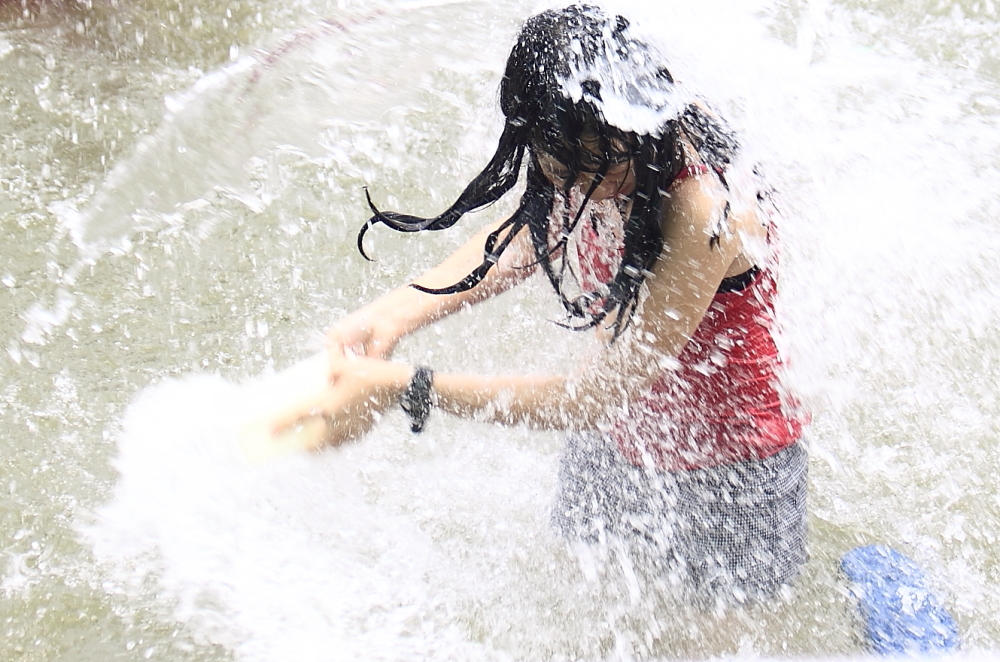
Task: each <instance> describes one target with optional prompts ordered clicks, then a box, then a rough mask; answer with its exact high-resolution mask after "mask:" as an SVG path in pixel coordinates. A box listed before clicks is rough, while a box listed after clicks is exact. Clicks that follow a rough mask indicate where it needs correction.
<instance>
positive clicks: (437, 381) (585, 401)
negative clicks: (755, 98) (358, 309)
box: [319, 177, 748, 442]
mask: <svg viewBox="0 0 1000 662" xmlns="http://www.w3.org/2000/svg"><path fill="white" fill-rule="evenodd" d="M719 186H720V185H718V183H717V182H715V181H714V180H713V178H707V177H699V178H692V179H689V180H685V181H684V182H682V183H680V184H679V185H678V186H677V187H676V188H675V189H674V190H673V191H672V194H673V195H672V204H671V207H670V209H669V211H668V212H667V214H666V216H665V218H664V221H663V226H664V239H665V246H666V248H665V249H664V252H663V254H662V255H661V257H660V258H659V259H658V260H657V262H656V264H655V265H654V268H653V273H652V274H651V275H650V276H649V278H648V279H647V281H646V282H647V287H648V297H647V299H646V301H645V303H644V305H643V310H642V311H641V313H640V314H638V315H637V317H636V319H635V323H634V328H633V329H632V330H631V331H630V332H628V333H627V334H626V335H624V336H622V337H621V338H620V339H619V340H618V341H617V342H615V343H614V344H613V345H612V346H611V347H610V348H609V350H608V351H607V352H605V353H604V354H603V355H601V356H600V357H599V358H597V359H595V360H594V361H593V362H591V363H590V364H589V365H587V366H584V367H582V369H580V370H579V371H577V372H575V373H572V374H566V375H525V376H485V375H471V374H443V373H438V374H436V375H435V377H434V393H435V396H436V399H437V404H438V406H439V407H440V408H441V409H444V410H446V411H448V412H450V413H452V414H455V415H458V416H461V417H464V418H474V419H477V420H487V421H493V422H497V423H500V424H505V425H509V424H513V423H524V424H527V425H530V426H533V427H538V428H546V429H567V428H594V427H599V426H601V424H602V423H607V422H609V421H611V420H613V418H614V417H616V416H617V415H618V414H619V412H620V411H621V407H622V406H623V405H626V404H627V403H628V402H629V401H631V400H632V399H634V398H635V397H636V396H637V395H638V394H640V393H641V392H642V390H643V389H645V388H646V387H648V386H649V385H650V384H651V383H652V382H653V381H654V380H655V379H656V378H657V376H658V375H660V374H662V371H663V369H664V365H665V364H667V363H669V362H671V361H672V360H673V359H675V358H676V357H677V356H678V355H679V354H680V352H681V351H682V350H683V349H684V347H685V346H686V344H687V342H688V340H689V339H690V338H691V336H692V335H693V334H694V331H695V329H696V328H697V326H698V324H700V322H701V320H702V318H703V317H704V315H705V312H706V310H707V309H708V306H709V304H710V303H711V301H712V299H713V297H714V296H715V292H716V291H717V289H718V287H719V283H720V282H721V281H722V279H723V277H725V275H726V273H727V270H728V269H730V267H731V265H733V264H734V262H735V261H736V260H737V258H738V257H739V255H740V253H741V250H742V248H741V247H742V243H743V242H742V239H741V232H740V228H739V227H734V228H733V229H734V232H733V233H728V232H727V233H724V234H723V236H722V237H721V238H720V242H719V243H718V244H716V245H715V246H714V247H713V246H712V245H711V242H710V237H711V235H712V232H713V229H714V225H715V219H717V218H718V217H719V214H721V213H722V205H723V202H721V201H723V200H724V199H725V198H724V193H723V192H722V191H720V190H718V189H719ZM747 222H748V221H746V220H744V221H743V222H742V224H745V223H747ZM735 225H736V226H739V225H741V222H740V221H739V220H738V219H737V222H736V223H735ZM331 365H332V367H333V372H334V375H335V380H336V381H335V384H334V386H333V388H332V389H331V392H330V393H329V394H328V395H329V398H328V399H326V400H324V402H323V403H320V405H319V406H320V407H321V408H322V409H323V410H324V411H326V412H327V413H328V415H329V416H330V418H331V420H332V421H333V424H332V428H331V430H330V432H331V441H334V442H336V441H340V440H343V439H347V438H350V437H351V436H353V432H352V431H351V428H350V427H349V426H348V425H347V423H348V422H349V421H350V420H351V418H352V416H353V415H352V414H350V413H348V411H349V410H351V408H352V407H354V408H360V409H364V410H368V409H369V408H375V409H381V408H384V407H388V406H390V405H391V404H393V403H395V402H397V401H398V398H399V395H400V394H401V393H402V391H403V389H405V388H406V385H407V383H408V381H409V379H410V376H411V375H412V368H411V367H409V366H406V365H404V364H400V363H389V362H385V361H376V360H371V359H364V358H355V357H344V356H341V357H337V358H332V359H331ZM340 412H343V414H341V413H340Z"/></svg>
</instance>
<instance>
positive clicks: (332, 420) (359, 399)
mask: <svg viewBox="0 0 1000 662" xmlns="http://www.w3.org/2000/svg"><path fill="white" fill-rule="evenodd" d="M329 366H330V383H329V384H328V385H327V386H326V387H325V388H323V389H322V390H321V391H319V392H317V393H316V394H315V395H314V396H312V397H310V398H308V399H307V400H305V401H303V402H301V403H300V404H299V405H297V406H296V408H295V409H294V410H291V411H289V412H287V413H286V414H284V415H283V416H282V417H280V418H278V419H276V420H275V421H274V424H273V427H272V430H273V433H274V434H278V433H280V432H281V431H282V430H285V429H288V428H290V427H291V426H293V425H297V424H302V423H303V422H305V421H309V420H310V419H312V420H315V419H317V418H320V417H322V419H323V420H324V421H325V423H326V425H325V430H323V432H322V435H321V437H320V439H319V440H318V445H339V444H342V443H345V442H348V441H351V440H354V439H357V438H359V437H362V436H364V435H365V434H366V433H367V432H369V431H370V430H371V429H372V428H373V427H374V426H375V424H376V423H377V422H378V420H379V418H380V415H381V413H382V412H383V411H385V410H386V409H387V408H389V407H390V406H392V405H394V404H395V403H396V402H397V401H398V400H399V396H400V394H401V393H402V392H403V390H404V389H405V388H406V385H407V383H408V382H409V379H410V376H411V374H412V372H413V369H412V368H410V367H409V366H406V365H403V364H401V363H393V362H390V361H385V360H382V359H374V358H368V357H361V356H353V355H351V354H339V355H334V356H331V357H330V359H329Z"/></svg>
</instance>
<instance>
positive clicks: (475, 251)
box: [327, 221, 534, 358]
mask: <svg viewBox="0 0 1000 662" xmlns="http://www.w3.org/2000/svg"><path fill="white" fill-rule="evenodd" d="M501 223H502V221H497V222H496V223H492V224H490V225H488V226H487V227H486V228H484V229H483V230H482V231H481V232H479V233H478V234H476V235H475V236H473V237H472V238H471V239H469V241H467V242H466V243H465V244H463V245H462V246H461V247H460V248H459V249H458V250H457V251H455V252H454V253H452V254H451V255H450V256H449V257H448V258H447V259H445V260H444V262H442V263H441V264H439V265H438V266H436V267H434V268H433V269H431V270H430V271H428V272H426V273H424V274H423V275H422V276H420V277H419V278H418V279H417V280H416V281H415V282H416V283H417V284H419V285H423V286H424V287H430V288H442V287H447V286H449V285H454V284H455V283H457V282H458V281H460V280H462V279H463V278H464V277H465V276H467V275H468V274H469V273H471V272H472V271H473V270H474V269H475V268H476V267H478V266H479V265H480V264H481V263H482V261H483V249H484V246H485V243H486V237H487V236H489V234H490V233H491V232H493V231H495V230H496V229H497V228H498V227H499V226H500V225H501ZM532 262H533V259H532V255H531V246H530V239H529V237H528V233H527V230H524V231H522V232H521V234H520V235H519V236H518V237H516V238H515V239H514V241H513V242H512V243H511V245H510V246H509V247H508V249H507V250H506V251H505V252H504V254H503V256H502V257H501V259H500V261H499V262H498V263H497V264H496V266H494V267H493V269H491V270H490V271H489V273H487V275H486V277H485V278H484V279H483V281H482V282H481V283H479V284H478V285H477V286H476V287H474V288H472V289H471V290H468V291H466V292H461V293H458V294H445V295H439V294H428V293H426V292H421V291H420V290H416V289H414V288H412V287H410V286H409V285H404V286H402V287H399V288H397V289H395V290H392V291H391V292H389V293H388V294H386V295H384V296H382V297H380V298H378V299H376V300H375V301H373V302H371V303H370V304H368V305H366V306H364V307H363V308H360V309H358V310H357V311H355V312H353V313H351V314H350V315H348V316H347V317H345V318H344V319H342V320H340V321H339V322H338V323H337V324H336V325H334V326H333V327H332V328H331V329H330V330H329V332H328V333H327V348H328V350H329V351H330V355H331V356H336V355H338V354H342V353H343V350H344V349H345V348H349V349H350V350H351V351H352V352H354V353H355V354H363V355H366V356H374V357H379V358H385V357H388V356H389V355H390V354H391V353H392V350H393V348H394V347H395V346H396V343H397V342H398V341H399V339H400V338H402V337H403V336H406V335H408V334H410V333H413V332H414V331H416V330H418V329H420V328H423V327H424V326H427V325H428V324H431V323H433V322H435V321H437V320H439V319H441V318H443V317H447V316H448V315H451V314H452V313H454V312H457V311H459V310H462V309H463V308H465V307H467V306H472V305H474V304H476V303H479V302H480V301H483V300H484V299H488V298H490V297H493V296H496V295H497V294H500V293H501V292H504V291H506V290H508V289H510V288H511V287H513V286H514V285H516V284H518V283H520V282H521V281H523V280H524V279H525V278H527V277H528V276H529V275H530V274H531V273H532V272H533V271H534V268H533V267H529V266H526V265H531V264H532Z"/></svg>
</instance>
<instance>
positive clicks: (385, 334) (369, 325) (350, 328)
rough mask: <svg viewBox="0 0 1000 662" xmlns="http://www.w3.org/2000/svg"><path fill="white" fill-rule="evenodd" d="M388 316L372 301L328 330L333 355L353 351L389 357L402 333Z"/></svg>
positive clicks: (329, 345) (354, 352)
mask: <svg viewBox="0 0 1000 662" xmlns="http://www.w3.org/2000/svg"><path fill="white" fill-rule="evenodd" d="M386 317H387V316H386V315H384V314H379V312H378V311H377V310H376V309H375V308H374V306H373V305H369V306H365V307H364V308H362V309H360V310H357V311H355V312H353V313H351V314H350V315H348V316H347V317H345V318H343V319H342V320H340V321H339V322H337V323H336V324H334V325H333V326H332V327H331V328H330V330H329V331H327V333H326V348H327V352H328V353H329V356H330V357H331V358H332V357H338V356H340V357H342V356H344V355H345V354H348V353H350V354H356V355H358V356H369V357H373V358H377V359H387V358H389V357H390V356H391V355H392V351H393V350H394V349H395V348H396V343H397V342H399V334H398V333H397V332H396V331H395V329H394V328H393V327H392V325H391V324H389V323H388V322H387V321H386ZM331 369H332V364H331ZM331 377H332V375H331ZM331 381H332V380H331Z"/></svg>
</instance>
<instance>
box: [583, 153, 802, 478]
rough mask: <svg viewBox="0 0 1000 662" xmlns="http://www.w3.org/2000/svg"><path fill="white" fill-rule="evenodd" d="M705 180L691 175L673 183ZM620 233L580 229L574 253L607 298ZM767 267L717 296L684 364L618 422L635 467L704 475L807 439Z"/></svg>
mask: <svg viewBox="0 0 1000 662" xmlns="http://www.w3.org/2000/svg"><path fill="white" fill-rule="evenodd" d="M705 172H708V168H707V167H706V166H704V165H701V164H699V165H697V166H689V167H688V168H685V169H684V170H683V171H682V172H681V174H680V175H679V176H678V177H677V179H675V180H674V181H675V183H676V182H677V181H679V180H681V179H683V178H685V177H690V176H695V175H700V174H703V173H705ZM571 203H572V201H571ZM589 206H590V205H589V204H588V207H589ZM596 211H597V213H600V210H596ZM615 225H617V226H618V228H617V229H615ZM620 226H621V223H620V222H619V223H617V224H614V223H610V224H609V223H601V224H598V223H591V222H583V221H581V223H580V224H579V226H578V227H579V228H580V236H579V239H578V241H577V242H576V244H575V247H574V246H569V247H568V249H575V250H574V251H573V252H575V253H576V255H575V256H573V257H572V259H573V261H574V262H575V263H576V267H577V270H578V271H577V274H578V279H579V282H580V286H581V287H583V288H587V289H589V290H590V291H601V290H602V288H603V286H604V285H605V284H607V283H608V282H610V281H611V280H612V279H613V278H614V275H615V274H616V273H617V270H618V265H619V264H620V262H621V256H622V253H623V252H624V247H623V246H622V243H621V237H620V234H621V230H620ZM598 228H601V230H603V232H604V234H605V235H608V236H603V237H602V236H601V230H599V229H598ZM772 234H773V233H772V232H771V231H770V230H769V233H768V235H769V241H771V235H772ZM570 252H571V251H570V250H567V253H568V254H569V253H570ZM775 253H776V251H775ZM568 257H570V256H569V255H568ZM775 257H776V255H775ZM768 262H769V264H768V265H767V266H761V267H760V268H759V269H758V270H757V273H756V274H755V275H754V277H753V278H752V280H751V281H750V282H749V284H746V285H745V287H742V288H741V289H738V290H735V291H720V292H717V293H716V295H715V297H714V298H713V299H712V303H711V304H710V305H709V307H708V311H707V312H706V313H705V317H704V318H703V319H702V321H701V323H700V324H699V325H698V327H697V329H696V330H695V333H694V335H693V336H692V338H691V339H690V340H689V341H688V343H687V345H686V346H685V348H684V350H683V351H682V352H681V354H680V356H678V357H677V362H676V364H675V365H673V366H672V367H671V368H670V369H669V370H667V371H666V372H664V373H663V374H662V375H661V376H660V377H659V378H658V379H657V380H656V381H655V382H654V383H653V384H652V386H650V387H649V388H648V389H647V390H646V392H645V393H643V394H642V396H641V397H640V398H639V399H638V401H637V402H634V403H632V405H631V406H630V409H629V411H627V412H625V413H624V414H623V415H622V416H621V417H620V418H619V420H618V421H616V423H615V425H614V427H613V429H612V437H613V438H614V440H615V442H616V443H617V444H618V447H619V449H620V450H621V452H622V454H623V455H624V456H625V458H626V459H628V461H629V462H631V463H632V464H635V465H638V466H652V467H656V468H658V469H663V470H684V469H700V468H705V467H711V466H717V465H721V464H729V463H734V462H740V461H743V460H749V459H755V458H756V459H760V458H765V457H769V456H771V455H774V454H775V453H777V452H779V451H781V450H783V449H785V448H787V447H789V446H791V445H792V444H794V443H795V442H796V441H797V440H798V439H799V437H800V436H801V434H802V428H803V426H804V424H805V423H806V421H807V417H806V416H804V415H802V414H801V413H799V412H797V411H795V409H796V405H795V403H794V402H793V401H791V400H789V399H788V398H787V397H786V398H785V402H783V395H784V394H783V393H782V390H781V384H780V378H779V373H780V370H781V357H780V356H779V354H778V348H777V345H776V344H775V342H774V337H773V329H774V324H775V321H774V297H775V294H776V291H777V284H776V281H775V278H774V274H773V271H772V270H773V268H774V266H775V263H776V259H771V260H769V261H768ZM646 305H650V302H648V301H647V302H646Z"/></svg>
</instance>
